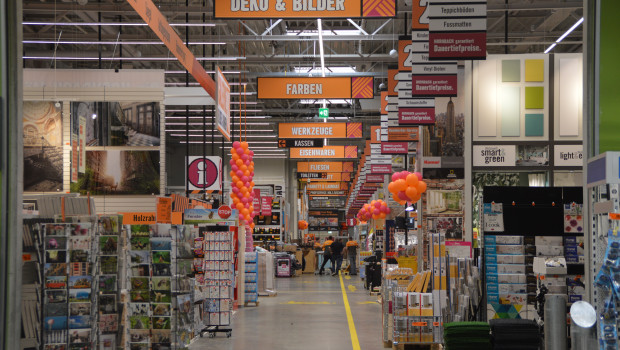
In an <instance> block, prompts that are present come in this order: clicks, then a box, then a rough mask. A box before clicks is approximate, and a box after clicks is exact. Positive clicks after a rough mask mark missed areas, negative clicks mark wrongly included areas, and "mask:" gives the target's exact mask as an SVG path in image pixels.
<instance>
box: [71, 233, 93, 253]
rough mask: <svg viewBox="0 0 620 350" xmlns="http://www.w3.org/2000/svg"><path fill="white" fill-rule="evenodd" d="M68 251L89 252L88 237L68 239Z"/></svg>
mask: <svg viewBox="0 0 620 350" xmlns="http://www.w3.org/2000/svg"><path fill="white" fill-rule="evenodd" d="M69 249H71V250H89V249H90V237H87V236H75V237H69Z"/></svg>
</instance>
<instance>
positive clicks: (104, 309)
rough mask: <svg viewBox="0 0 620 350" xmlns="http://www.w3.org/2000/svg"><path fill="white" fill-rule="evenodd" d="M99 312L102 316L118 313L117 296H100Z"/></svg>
mask: <svg viewBox="0 0 620 350" xmlns="http://www.w3.org/2000/svg"><path fill="white" fill-rule="evenodd" d="M99 312H101V313H102V314H112V313H115V312H116V295H114V294H102V295H99Z"/></svg>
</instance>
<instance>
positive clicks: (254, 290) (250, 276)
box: [244, 252, 258, 306]
mask: <svg viewBox="0 0 620 350" xmlns="http://www.w3.org/2000/svg"><path fill="white" fill-rule="evenodd" d="M248 303H254V304H255V305H256V306H258V253H257V252H245V303H244V306H248Z"/></svg>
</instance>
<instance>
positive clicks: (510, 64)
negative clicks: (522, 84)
mask: <svg viewBox="0 0 620 350" xmlns="http://www.w3.org/2000/svg"><path fill="white" fill-rule="evenodd" d="M519 81H521V61H520V60H502V82H504V83H506V82H519Z"/></svg>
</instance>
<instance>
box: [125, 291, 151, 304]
mask: <svg viewBox="0 0 620 350" xmlns="http://www.w3.org/2000/svg"><path fill="white" fill-rule="evenodd" d="M129 300H130V301H131V302H132V303H148V302H149V300H150V294H149V291H148V290H146V291H144V290H138V291H134V290H132V291H131V292H129Z"/></svg>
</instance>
